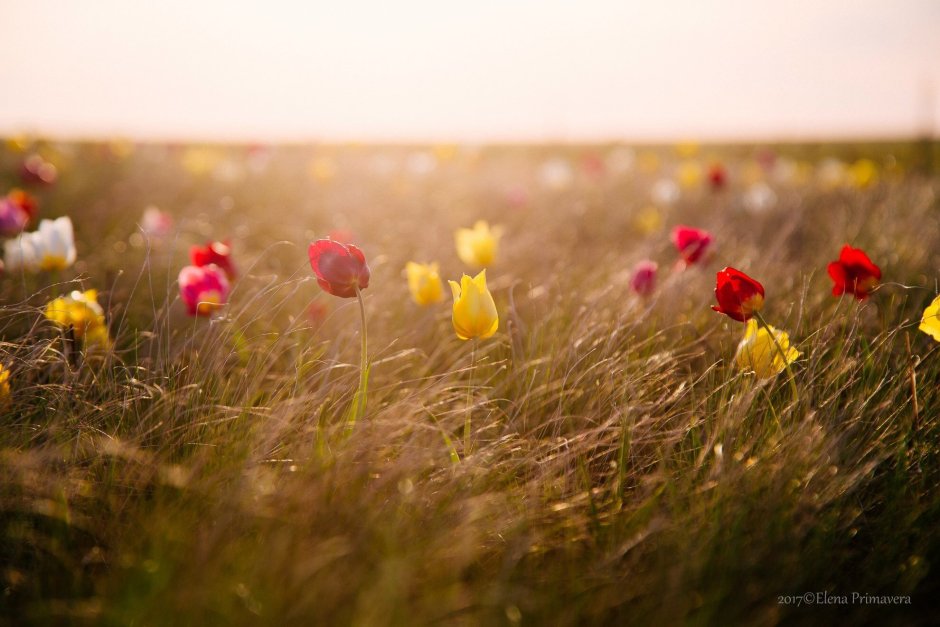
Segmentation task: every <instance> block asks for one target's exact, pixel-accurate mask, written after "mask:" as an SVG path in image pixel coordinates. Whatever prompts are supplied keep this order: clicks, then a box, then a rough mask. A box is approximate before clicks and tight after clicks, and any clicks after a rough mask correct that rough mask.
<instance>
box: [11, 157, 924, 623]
mask: <svg viewBox="0 0 940 627" xmlns="http://www.w3.org/2000/svg"><path fill="white" fill-rule="evenodd" d="M17 150H18V148H17V147H16V146H12V145H11V147H10V148H8V149H7V151H6V152H5V153H3V156H2V158H0V181H2V182H4V183H5V186H6V187H7V188H8V187H11V186H13V185H14V184H18V183H17V181H16V179H15V173H16V170H17V164H18V162H19V160H20V159H21V158H22V156H23V155H22V154H21V153H20V152H18V151H17ZM28 150H38V151H40V152H42V153H43V154H44V156H45V157H46V158H47V159H49V160H50V162H52V163H54V164H55V165H56V167H57V168H58V175H59V177H58V181H57V182H56V183H55V185H54V186H52V187H49V188H46V189H43V190H40V191H39V192H38V194H39V195H40V197H41V201H42V208H41V213H42V216H43V217H52V216H57V215H69V216H71V217H72V219H73V221H74V223H75V228H76V236H77V240H78V248H79V261H78V263H77V264H76V265H75V266H74V267H73V268H72V269H70V270H69V271H68V272H64V273H62V274H61V275H59V276H50V275H39V276H23V275H19V274H15V275H8V276H5V277H3V278H2V280H0V297H2V303H3V306H2V309H0V338H2V341H0V361H2V362H3V363H4V364H6V365H7V366H8V367H9V368H10V370H11V373H12V376H11V384H12V391H13V394H12V396H13V398H12V403H11V404H10V405H9V407H7V409H6V410H5V413H4V414H3V416H4V418H3V423H2V430H0V614H2V616H5V619H6V621H7V622H8V623H9V624H12V625H23V624H77V625H81V624H105V625H175V626H178V625H258V624H263V625H311V624H317V625H320V624H322V625H331V624H353V625H369V626H371V625H421V624H468V625H499V624H506V625H513V624H553V625H583V624H625V623H631V624H677V623H686V624H758V625H759V624H776V623H784V624H793V623H800V624H802V623H812V624H833V623H834V622H839V623H843V624H847V623H852V622H856V623H857V622H866V623H870V624H912V623H923V624H927V623H929V621H930V620H931V618H932V617H933V616H934V614H933V613H932V606H933V605H935V603H936V601H935V599H936V598H937V596H938V594H940V586H938V577H937V569H938V567H940V537H938V533H937V528H938V524H940V492H938V490H937V488H938V477H940V474H938V473H940V458H938V455H937V453H938V451H937V445H938V442H940V426H938V416H940V412H938V409H937V408H938V406H940V352H938V349H937V346H938V345H937V344H935V343H933V342H932V341H931V340H930V338H928V337H927V336H926V335H924V334H921V333H918V332H917V330H916V323H917V321H918V320H919V317H920V313H921V312H922V311H923V308H924V307H925V306H926V304H927V303H928V302H929V301H930V300H931V299H932V298H933V297H934V295H935V294H936V292H937V280H938V276H940V273H938V268H940V206H938V200H937V191H938V179H937V178H936V176H933V175H930V174H929V173H924V172H920V173H918V172H917V171H916V166H917V165H921V166H923V162H921V163H920V164H918V163H916V160H917V159H919V158H922V156H923V154H924V153H923V152H919V151H918V147H917V146H915V145H904V144H897V145H890V146H887V145H886V146H858V145H856V146H853V145H846V146H841V147H805V146H802V147H794V146H790V147H786V146H783V147H777V148H776V151H775V152H776V155H775V157H776V159H775V164H774V165H773V167H770V166H768V165H767V164H766V163H764V165H763V166H762V165H761V162H762V160H763V161H764V162H766V161H767V159H766V155H767V154H769V153H768V152H766V151H765V152H764V153H763V156H762V153H760V152H759V151H758V152H755V151H753V150H751V149H745V148H733V147H724V148H716V149H714V150H712V149H708V148H698V149H689V148H680V149H679V150H676V149H673V148H671V147H659V148H641V149H638V150H635V151H627V150H624V149H622V148H615V147H606V146H605V147H597V146H595V147H579V148H572V147H569V148H564V147H482V148H473V149H470V148H464V147H454V146H439V147H433V148H432V147H412V148H403V147H398V148H381V147H367V146H322V147H314V148H303V147H293V148H292V147H281V148H252V149H247V148H218V147H187V146H137V147H133V146H130V145H128V144H113V145H88V144H85V145H69V144H66V145H63V144H50V143H47V144H40V145H38V146H33V147H32V148H29V149H28ZM934 150H935V147H934ZM831 157H838V158H839V159H841V160H840V161H834V160H832V159H831ZM827 158H828V161H827ZM712 159H720V160H722V161H723V162H724V163H725V164H726V166H727V168H728V173H729V185H728V187H727V188H726V189H724V190H722V191H719V192H713V191H711V190H709V189H708V186H707V182H706V181H704V180H692V179H693V178H694V177H693V176H692V175H690V174H689V172H691V170H690V168H691V167H692V166H690V164H698V167H701V168H704V167H705V166H706V165H707V164H708V163H709V161H710V160H712ZM859 159H868V160H870V163H872V164H873V167H874V172H875V174H873V175H872V176H870V177H867V178H865V177H864V176H863V177H862V178H864V179H865V180H858V176H856V178H855V179H852V172H853V170H852V169H851V168H852V164H853V163H854V164H857V163H858V160H859ZM683 168H685V170H683ZM861 168H862V170H864V166H862V167H861ZM827 169H828V170H827ZM683 172H685V174H683ZM781 172H783V174H781ZM856 174H858V172H856ZM861 174H862V175H864V174H865V172H864V171H863V172H861ZM683 177H684V178H683ZM663 181H667V183H669V185H667V184H664V183H663ZM676 181H679V182H680V183H681V184H678V185H677V184H675V182H676ZM664 185H665V187H664ZM670 185H671V186H670ZM666 188H668V189H666ZM664 190H665V191H664ZM676 190H678V192H679V193H678V197H677V196H676V194H675V192H676ZM754 190H761V192H760V193H759V194H757V193H756V192H754ZM767 191H769V192H770V194H769V195H768V193H767ZM666 192H669V193H666ZM150 205H155V206H157V207H160V208H161V209H164V210H166V211H169V212H170V213H172V214H173V215H174V216H175V218H176V221H177V227H178V228H177V234H176V235H175V236H173V237H171V238H169V239H167V240H165V241H151V240H148V238H146V237H144V236H143V235H142V234H141V233H140V232H139V230H138V229H137V227H136V225H137V223H138V222H139V220H140V216H141V214H142V212H143V211H144V209H145V208H146V207H147V206H150ZM477 219H488V220H490V222H492V223H499V224H501V225H503V226H504V227H505V230H506V235H505V236H504V239H503V242H502V246H501V250H500V255H499V258H498V260H497V262H496V263H495V264H494V265H493V266H492V267H491V268H490V269H489V270H488V272H487V274H488V277H489V280H490V285H491V287H492V289H493V292H494V295H495V297H496V300H497V305H498V308H499V311H500V331H499V332H498V334H497V335H496V336H495V337H494V338H492V339H491V340H488V341H484V342H481V343H480V344H479V346H478V348H477V351H476V360H475V364H476V366H475V368H474V370H475V371H474V373H473V381H474V387H473V407H472V410H473V434H472V442H473V448H472V452H471V453H470V454H469V455H466V456H465V455H464V454H463V453H464V452H463V451H462V450H459V451H458V453H459V456H460V457H461V459H460V461H459V462H456V463H455V462H454V461H453V460H452V455H451V449H450V447H449V445H448V442H449V441H451V442H455V443H457V444H456V446H459V443H460V439H461V432H462V428H463V424H464V417H465V412H466V407H467V385H468V381H469V380H470V372H469V365H470V345H469V344H468V343H464V342H460V341H459V340H457V339H456V338H455V337H454V334H453V332H452V329H451V327H450V321H449V317H450V308H449V304H448V303H443V304H442V305H441V306H438V307H434V308H431V309H420V308H418V307H417V306H416V305H414V304H413V303H412V302H411V301H410V299H409V296H408V291H407V286H406V283H405V280H404V279H403V277H402V268H403V267H404V265H405V263H406V262H407V261H409V260H417V261H432V260H436V261H438V262H440V264H441V270H442V275H443V276H444V277H445V278H458V277H459V275H460V273H461V272H462V271H469V269H467V268H464V267H463V266H462V265H461V264H460V262H459V261H458V259H457V257H456V255H455V252H454V245H453V231H454V229H455V228H457V227H459V226H466V225H469V224H472V223H473V222H474V221H475V220H477ZM678 223H685V224H692V225H696V226H700V227H704V228H708V229H709V230H711V231H712V232H713V233H714V234H715V237H716V250H715V254H714V255H713V257H712V259H711V260H710V261H709V262H708V263H707V264H706V265H705V266H704V267H694V268H691V269H689V270H686V271H684V272H678V271H673V270H672V263H673V262H674V260H675V252H674V251H673V250H672V247H671V245H670V243H669V240H668V229H669V228H670V227H671V226H672V225H674V224H678ZM334 229H341V230H343V231H346V232H348V233H350V234H351V236H352V237H354V241H356V242H357V243H358V244H360V246H361V247H362V248H363V250H364V251H365V254H366V256H367V258H368V259H369V263H370V265H371V267H372V270H373V278H372V282H371V285H370V287H369V288H368V290H366V292H365V296H366V307H367V309H368V313H369V317H370V322H369V325H370V326H369V332H370V341H371V352H372V357H373V361H374V364H373V368H372V380H371V384H370V397H369V408H368V411H367V415H366V417H365V419H363V420H362V421H361V422H360V424H359V425H357V427H356V430H355V432H354V433H353V434H352V435H351V436H350V437H346V436H345V434H344V424H343V422H342V416H343V413H344V410H345V408H346V406H347V405H348V403H349V402H350V400H351V397H352V394H353V392H354V391H355V388H356V381H357V376H358V373H357V360H358V353H357V351H358V333H359V325H358V311H357V309H356V305H355V302H354V301H345V300H341V299H336V298H332V297H329V296H328V295H326V294H324V293H322V292H321V291H320V290H319V288H318V287H317V285H316V282H315V281H314V279H313V277H312V275H311V272H310V268H309V264H308V262H307V259H306V244H307V243H308V242H309V241H310V240H311V239H314V238H315V237H321V236H324V235H325V234H326V233H328V232H329V231H331V230H334ZM226 237H231V239H232V245H233V248H234V250H235V255H236V258H235V259H236V263H237V264H238V266H239V270H240V278H239V279H238V281H237V283H236V286H235V291H234V293H233V296H232V302H231V304H230V305H229V306H228V307H227V308H226V309H225V310H224V311H223V313H222V315H221V316H220V317H218V318H216V319H214V320H211V321H207V320H193V319H190V318H187V317H186V316H185V312H184V308H183V306H182V304H181V303H180V302H178V299H177V296H176V286H175V277H176V274H177V272H178V271H179V269H180V267H182V266H183V265H185V264H186V263H187V261H186V255H187V250H188V246H189V245H190V244H193V243H201V242H202V241H204V240H206V239H210V238H215V239H224V238H226ZM846 242H850V243H852V244H853V245H856V246H861V247H863V248H865V249H866V250H867V251H868V252H869V253H870V254H871V256H872V258H873V259H874V260H875V262H876V263H878V264H879V265H881V267H882V270H883V271H884V283H885V285H883V286H882V287H881V288H880V289H879V290H878V291H877V292H876V293H875V294H874V296H873V297H872V298H871V299H870V300H868V301H866V302H863V303H856V302H855V301H854V300H839V299H836V298H833V297H832V296H831V294H830V284H829V281H828V279H827V277H826V272H825V268H826V264H827V262H829V261H830V260H832V259H834V258H835V257H836V255H837V253H838V250H839V248H840V247H841V245H842V244H843V243H846ZM643 258H652V259H654V260H657V261H659V263H660V268H661V272H660V276H661V281H660V286H659V287H658V289H657V293H656V295H655V296H654V297H653V298H652V300H649V301H644V300H641V299H639V298H638V297H636V296H635V295H633V294H632V293H631V292H630V290H629V288H628V283H629V278H630V269H631V268H632V267H633V265H634V264H635V263H636V262H637V261H639V260H641V259H643ZM725 265H733V266H735V267H738V268H741V269H743V270H745V271H746V272H748V273H749V274H751V275H752V276H754V277H756V278H758V279H760V280H761V281H762V282H763V284H764V285H765V287H766V288H767V307H766V309H765V315H766V316H767V318H768V319H769V321H770V322H771V323H772V324H774V325H775V326H778V327H780V328H783V329H786V330H788V331H789V332H790V336H791V340H792V341H794V342H795V344H796V346H797V348H798V349H799V350H800V351H801V352H802V353H803V357H802V358H801V360H800V361H799V362H798V363H797V365H796V380H797V385H798V386H799V390H800V402H799V403H798V404H794V403H793V402H792V398H791V396H790V394H789V390H788V388H787V385H786V381H785V379H784V377H783V376H781V377H779V378H778V379H776V380H771V381H765V382H755V381H754V380H753V378H752V377H750V376H748V375H746V374H742V373H740V372H737V371H736V370H735V369H734V364H733V360H732V359H731V358H732V356H733V354H734V349H735V346H736V344H737V342H738V340H739V339H740V334H741V333H742V331H743V329H742V328H741V325H736V324H735V323H732V322H730V321H729V320H727V319H726V318H723V317H720V316H718V315H716V314H714V313H713V312H711V311H710V310H709V305H710V304H711V303H712V301H713V292H712V290H713V287H714V273H715V271H716V270H718V269H719V268H721V267H723V266H725ZM78 286H82V287H84V288H86V289H87V288H92V287H94V288H97V289H99V290H100V291H101V294H102V296H101V298H100V300H101V301H102V303H103V304H104V305H105V308H106V310H107V312H108V320H109V326H110V329H111V334H112V336H113V337H114V338H115V350H114V353H113V354H111V355H97V356H95V355H89V356H88V358H87V359H86V360H84V362H83V363H81V364H80V365H76V364H74V363H72V364H71V365H70V363H69V360H68V359H67V358H66V356H65V355H64V354H63V351H62V340H61V338H60V337H59V335H58V333H57V332H56V331H55V330H54V329H53V328H52V327H51V326H50V325H49V324H48V323H47V322H44V321H43V320H42V316H41V310H42V306H43V305H44V304H45V302H46V301H47V300H48V299H49V298H51V297H52V296H53V295H54V294H61V293H63V292H65V291H67V290H70V289H75V288H76V287H78ZM915 388H916V390H917V395H918V399H917V400H918V404H917V411H916V412H915V407H914V404H913V403H912V389H915ZM806 592H813V593H815V592H820V593H823V592H828V593H829V594H830V595H833V596H835V595H851V594H852V592H858V593H862V594H866V593H867V594H871V595H910V597H911V604H910V605H901V606H894V607H882V606H874V605H860V604H850V605H847V606H845V605H813V606H812V607H807V606H802V607H797V606H795V605H792V604H791V605H787V604H781V603H779V602H778V601H779V597H781V596H794V595H803V594H804V593H806Z"/></svg>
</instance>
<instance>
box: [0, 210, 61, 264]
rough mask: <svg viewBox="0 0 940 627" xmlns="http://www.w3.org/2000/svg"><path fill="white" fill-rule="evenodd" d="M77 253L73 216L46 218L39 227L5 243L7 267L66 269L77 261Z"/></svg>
mask: <svg viewBox="0 0 940 627" xmlns="http://www.w3.org/2000/svg"><path fill="white" fill-rule="evenodd" d="M76 256H77V254H76V251H75V234H74V231H73V229H72V220H71V219H69V218H67V217H62V218H57V219H55V220H42V221H41V222H40V223H39V230H37V231H33V232H31V233H23V234H21V235H20V236H19V237H17V238H16V239H13V240H9V241H7V242H5V243H4V261H5V262H6V268H7V270H18V269H20V268H23V269H25V270H28V271H29V272H39V271H40V270H45V271H51V270H64V269H65V268H68V267H69V266H71V265H72V264H73V263H75V258H76Z"/></svg>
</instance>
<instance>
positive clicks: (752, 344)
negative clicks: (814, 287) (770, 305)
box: [734, 318, 800, 379]
mask: <svg viewBox="0 0 940 627" xmlns="http://www.w3.org/2000/svg"><path fill="white" fill-rule="evenodd" d="M768 327H769V329H770V330H771V331H773V337H771V335H770V333H768V332H767V329H764V328H762V327H760V326H759V325H758V323H757V320H754V319H753V318H752V319H750V320H748V321H747V328H746V329H745V331H744V339H743V340H741V343H740V344H738V351H737V353H735V356H734V361H735V363H737V365H738V368H740V369H741V370H747V371H751V372H754V374H756V375H757V376H758V377H759V378H761V379H765V378H768V377H773V376H775V375H777V374H780V373H781V372H783V371H784V370H785V369H786V367H787V365H789V364H792V363H793V362H794V361H796V359H797V358H798V357H799V356H800V352H799V351H798V350H796V349H795V348H793V347H792V346H790V336H789V335H788V334H787V333H786V332H785V331H780V330H779V329H775V328H774V327H771V326H769V325H768ZM774 338H776V339H777V341H776V342H774ZM777 344H779V345H780V348H777ZM781 349H782V351H783V352H784V353H786V356H787V360H786V362H784V360H783V355H781Z"/></svg>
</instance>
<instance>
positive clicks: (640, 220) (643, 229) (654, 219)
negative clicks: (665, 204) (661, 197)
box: [633, 205, 663, 235]
mask: <svg viewBox="0 0 940 627" xmlns="http://www.w3.org/2000/svg"><path fill="white" fill-rule="evenodd" d="M633 228H635V229H636V230H637V231H639V232H640V233H641V234H642V235H652V234H653V233H655V232H656V231H658V230H660V229H661V228H663V216H662V214H661V213H660V211H659V209H657V208H656V207H654V206H652V205H650V206H647V207H644V208H643V209H640V211H639V212H638V213H637V214H636V216H635V217H634V218H633Z"/></svg>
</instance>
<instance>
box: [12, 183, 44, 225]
mask: <svg viewBox="0 0 940 627" xmlns="http://www.w3.org/2000/svg"><path fill="white" fill-rule="evenodd" d="M7 200H9V201H10V202H12V203H13V204H14V205H16V206H17V207H19V208H20V209H21V210H22V211H23V212H24V213H26V215H27V216H29V219H30V220H35V219H36V214H37V213H39V201H38V200H36V197H35V196H33V195H32V194H30V193H29V192H26V191H23V190H22V189H20V188H18V187H14V188H13V189H11V190H10V192H9V193H8V194H7Z"/></svg>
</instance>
